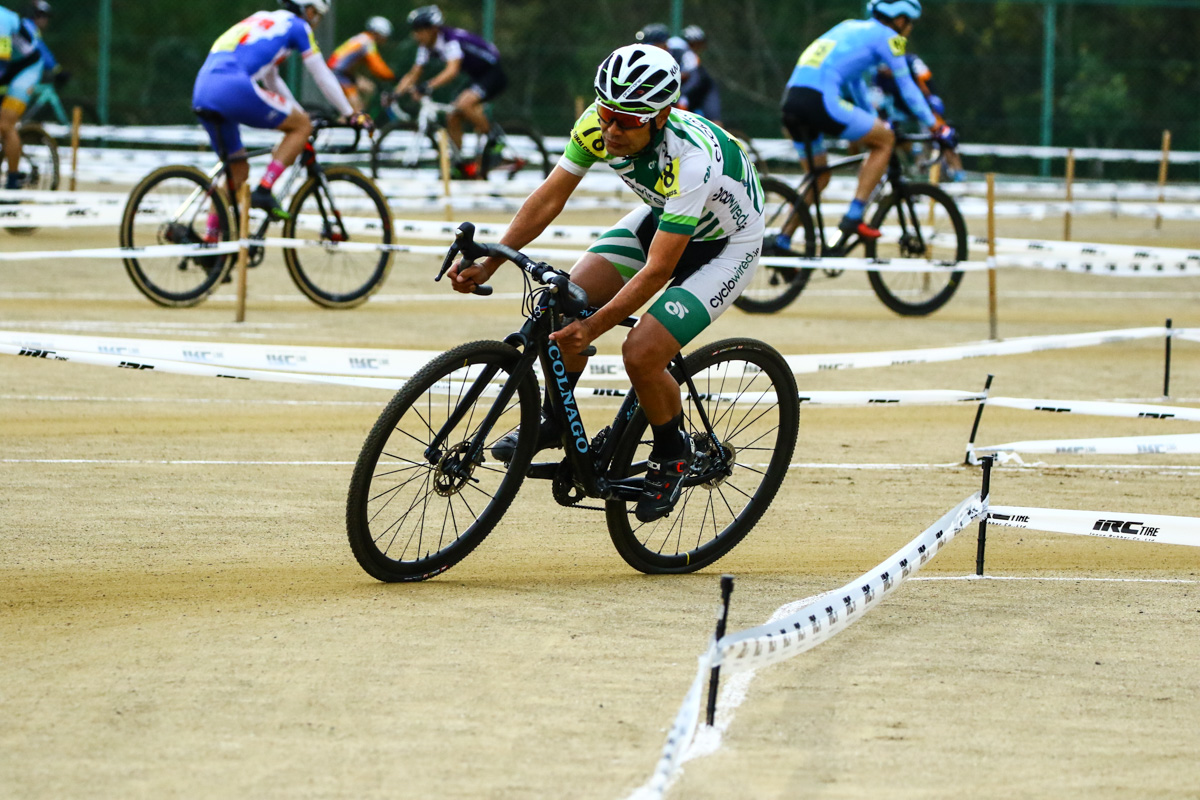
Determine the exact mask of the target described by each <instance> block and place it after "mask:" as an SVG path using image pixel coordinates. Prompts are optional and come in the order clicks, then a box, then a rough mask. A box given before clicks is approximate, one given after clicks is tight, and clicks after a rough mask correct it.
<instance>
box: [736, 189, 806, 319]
mask: <svg viewBox="0 0 1200 800" xmlns="http://www.w3.org/2000/svg"><path fill="white" fill-rule="evenodd" d="M762 189H763V219H764V220H765V221H766V234H765V236H764V237H763V247H762V254H763V256H764V257H768V258H769V257H774V256H785V257H787V256H804V257H806V258H812V257H813V256H814V255H816V252H817V233H816V228H815V227H814V226H813V220H812V215H811V214H810V213H809V211H808V207H807V206H806V205H804V203H803V202H802V201H801V199H800V195H799V194H797V193H796V190H795V189H793V188H792V187H791V186H789V185H788V184H786V183H784V182H783V181H781V180H776V179H775V178H763V181H762ZM781 233H782V234H784V235H786V236H790V237H791V243H790V244H789V245H788V246H786V247H781V246H780V244H779V242H778V239H777V237H778V235H779V234H781ZM811 275H812V268H811V267H804V268H798V267H780V266H771V265H769V264H759V266H758V269H757V270H756V271H755V273H754V277H752V278H751V279H750V281H749V282H748V283H747V284H746V289H745V291H743V292H742V294H741V295H740V296H739V297H738V298H737V299H736V300H734V301H733V304H734V305H735V306H737V307H738V308H740V309H741V310H742V311H745V312H747V313H750V314H773V313H775V312H776V311H779V310H781V309H783V308H785V307H786V306H787V305H788V304H790V303H791V302H792V301H793V300H795V299H796V298H797V297H799V296H800V292H802V291H804V287H805V286H807V285H808V279H809V277H810V276H811Z"/></svg>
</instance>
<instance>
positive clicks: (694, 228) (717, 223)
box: [558, 103, 763, 244]
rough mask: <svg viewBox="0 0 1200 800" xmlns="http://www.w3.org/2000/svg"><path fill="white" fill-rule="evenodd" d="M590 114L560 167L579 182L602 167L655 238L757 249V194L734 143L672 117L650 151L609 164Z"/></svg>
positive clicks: (700, 122) (707, 127)
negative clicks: (634, 198)
mask: <svg viewBox="0 0 1200 800" xmlns="http://www.w3.org/2000/svg"><path fill="white" fill-rule="evenodd" d="M600 134H601V130H600V118H599V116H598V115H597V114H596V106H595V104H594V103H593V104H592V106H591V107H589V108H588V109H587V111H585V112H584V113H583V116H582V117H580V118H579V120H578V121H577V122H576V123H575V127H574V128H573V129H572V130H571V138H570V140H569V141H568V142H567V148H566V151H565V152H564V153H563V156H562V158H561V159H559V162H558V166H560V167H562V168H563V169H565V170H566V171H567V172H570V173H571V174H572V175H584V174H586V173H587V171H588V169H590V168H591V166H592V165H593V164H595V163H596V162H598V161H603V162H604V163H606V164H608V165H609V166H610V167H612V169H613V171H614V172H616V173H617V174H618V175H620V176H621V179H622V180H623V181H625V183H626V184H627V185H628V186H629V188H630V189H633V191H634V192H636V193H637V195H638V197H640V198H641V199H642V200H643V201H644V202H645V203H646V204H647V205H649V206H650V210H651V213H652V214H653V215H654V217H655V219H656V220H657V222H658V230H662V231H667V232H668V233H683V234H687V235H689V236H691V237H692V239H693V241H713V240H717V239H726V238H728V239H729V240H730V241H735V242H749V241H754V242H756V243H757V244H761V243H762V236H763V213H762V212H763V193H762V186H761V185H760V184H759V181H758V172H757V171H756V170H755V169H754V165H753V164H752V163H751V162H750V159H749V158H748V157H747V156H746V151H745V150H743V149H742V146H741V145H740V144H739V143H738V141H737V140H736V139H735V138H733V137H732V136H730V135H729V134H728V133H726V132H725V131H724V130H722V129H721V128H720V127H719V126H717V125H714V124H713V123H711V122H709V121H708V120H706V119H704V118H703V117H699V116H697V115H695V114H691V113H689V112H687V111H681V110H679V109H672V110H671V115H670V117H668V118H667V124H666V125H665V126H664V127H663V129H662V130H661V131H659V132H658V133H657V134H655V138H654V140H653V142H652V143H651V145H650V147H648V148H647V149H646V150H644V151H642V152H641V153H639V154H637V155H636V156H631V157H627V156H610V155H608V153H607V152H606V151H605V148H604V138H603V137H602V136H601V135H600Z"/></svg>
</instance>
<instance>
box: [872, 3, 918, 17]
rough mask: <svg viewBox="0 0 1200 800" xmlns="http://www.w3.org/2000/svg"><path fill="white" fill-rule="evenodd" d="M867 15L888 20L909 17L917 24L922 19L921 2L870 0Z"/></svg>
mask: <svg viewBox="0 0 1200 800" xmlns="http://www.w3.org/2000/svg"><path fill="white" fill-rule="evenodd" d="M867 13H868V14H870V15H872V16H875V15H878V16H881V17H887V18H888V19H895V18H896V17H908V18H909V19H910V20H913V21H914V22H915V21H916V20H919V19H920V18H921V0H870V2H868V3H867Z"/></svg>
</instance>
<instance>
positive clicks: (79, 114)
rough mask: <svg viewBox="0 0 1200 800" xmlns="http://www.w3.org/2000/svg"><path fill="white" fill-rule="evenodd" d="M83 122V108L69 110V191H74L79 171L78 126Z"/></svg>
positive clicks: (76, 107)
mask: <svg viewBox="0 0 1200 800" xmlns="http://www.w3.org/2000/svg"><path fill="white" fill-rule="evenodd" d="M82 124H83V109H82V108H80V107H79V106H75V108H74V109H72V111H71V183H70V185H71V191H72V192H73V191H75V176H76V174H77V173H78V172H79V126H80V125H82Z"/></svg>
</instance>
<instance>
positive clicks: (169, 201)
mask: <svg viewBox="0 0 1200 800" xmlns="http://www.w3.org/2000/svg"><path fill="white" fill-rule="evenodd" d="M210 214H212V215H213V222H215V223H216V231H215V233H216V236H215V237H213V238H214V241H219V242H228V241H230V240H231V239H233V235H234V223H233V217H232V215H231V213H230V209H229V203H228V201H227V200H226V199H225V193H224V192H222V191H221V190H220V189H218V188H216V187H214V186H213V184H212V183H211V182H210V181H209V179H208V176H207V175H205V174H204V173H203V172H201V171H200V170H198V169H196V168H195V167H185V166H170V167H161V168H159V169H156V170H155V171H154V172H151V173H150V174H149V175H147V176H146V177H145V178H143V179H142V181H141V183H139V184H138V185H137V186H135V187H133V191H132V192H130V193H129V200H128V201H127V202H126V203H125V214H124V216H123V218H122V219H121V233H120V236H121V246H122V247H150V246H153V245H162V244H201V243H203V242H204V241H205V238H206V236H207V234H208V227H209V215H210ZM235 260H236V254H234V253H226V254H220V255H211V256H205V255H187V256H170V257H167V256H163V257H148V256H138V257H137V258H133V257H130V258H126V259H125V271H126V272H127V273H129V277H130V279H132V280H133V285H134V286H136V287H137V288H138V291H140V292H141V293H142V294H144V295H146V297H148V298H150V299H151V300H153V301H154V302H155V303H158V304H159V305H160V306H169V307H183V306H194V305H196V304H197V303H199V302H201V301H202V300H204V298H206V297H208V296H209V295H210V294H212V292H213V290H215V289H216V288H217V286H219V285H220V283H221V281H222V279H224V277H225V276H226V275H227V274H228V273H229V270H230V269H231V268H232V267H233V263H234V261H235Z"/></svg>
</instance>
